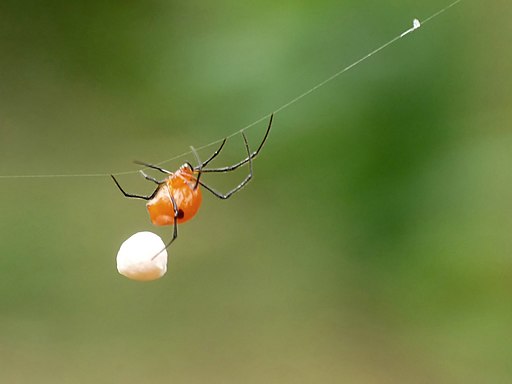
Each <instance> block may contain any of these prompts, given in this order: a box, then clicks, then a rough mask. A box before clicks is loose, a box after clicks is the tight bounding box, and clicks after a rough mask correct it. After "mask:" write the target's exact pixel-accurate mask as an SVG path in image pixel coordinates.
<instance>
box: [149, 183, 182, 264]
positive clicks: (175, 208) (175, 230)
mask: <svg viewBox="0 0 512 384" xmlns="http://www.w3.org/2000/svg"><path fill="white" fill-rule="evenodd" d="M167 195H168V196H169V198H170V199H171V202H172V208H173V211H174V221H173V231H172V238H171V240H169V242H168V243H167V244H166V245H165V248H163V249H162V250H161V251H160V252H158V253H157V254H156V255H155V256H153V257H152V258H151V260H154V259H155V257H157V256H158V255H159V254H161V253H162V252H163V251H164V250H165V249H167V248H169V246H170V245H171V244H172V243H173V241H174V240H176V239H177V238H178V212H179V211H178V204H176V200H174V197H172V195H171V193H170V192H169V188H167Z"/></svg>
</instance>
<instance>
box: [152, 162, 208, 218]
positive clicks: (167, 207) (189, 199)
mask: <svg viewBox="0 0 512 384" xmlns="http://www.w3.org/2000/svg"><path fill="white" fill-rule="evenodd" d="M195 183H196V179H195V174H194V171H192V170H191V169H190V167H188V165H183V166H182V167H181V168H180V169H179V170H178V171H177V172H175V173H173V174H172V175H170V176H169V177H168V178H167V179H166V180H165V182H164V183H162V184H161V185H160V187H159V188H158V190H157V192H156V194H155V196H154V197H153V198H152V199H151V200H149V201H148V202H147V204H146V207H147V209H148V212H149V216H150V218H151V221H152V222H153V224H154V225H173V224H174V208H173V204H172V201H171V199H170V197H169V195H170V196H172V197H173V199H174V201H176V205H177V207H178V223H179V224H181V223H184V222H186V221H187V220H190V219H191V218H192V217H194V215H195V214H196V213H197V211H198V210H199V206H200V205H201V201H202V196H201V190H200V189H199V186H197V188H196V189H194V186H195Z"/></svg>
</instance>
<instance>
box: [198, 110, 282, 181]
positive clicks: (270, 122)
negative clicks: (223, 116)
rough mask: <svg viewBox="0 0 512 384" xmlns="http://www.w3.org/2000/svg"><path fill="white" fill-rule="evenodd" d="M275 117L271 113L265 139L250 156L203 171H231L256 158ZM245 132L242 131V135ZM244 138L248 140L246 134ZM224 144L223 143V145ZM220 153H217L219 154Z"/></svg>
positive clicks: (264, 137)
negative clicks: (234, 162)
mask: <svg viewBox="0 0 512 384" xmlns="http://www.w3.org/2000/svg"><path fill="white" fill-rule="evenodd" d="M273 118H274V114H272V115H270V121H269V122H268V127H267V130H266V132H265V136H263V140H262V141H261V143H260V145H259V146H258V149H256V151H254V152H253V153H250V152H249V153H248V156H247V157H246V158H245V159H244V160H242V161H240V162H238V163H236V164H233V165H229V166H226V167H221V168H209V169H204V168H203V169H202V170H201V171H202V172H204V173H207V172H230V171H234V170H235V169H237V168H239V167H241V166H242V165H244V164H246V163H249V162H250V161H251V160H252V159H254V158H255V157H256V156H257V155H258V153H259V152H260V150H261V148H263V145H264V144H265V142H266V141H267V138H268V134H269V133H270V128H271V127H272V120H273ZM243 134H244V133H243V132H242V135H243ZM244 140H246V138H245V136H244ZM223 145H224V144H222V146H223ZM222 146H221V147H220V148H219V150H218V151H220V149H222ZM217 155H218V153H217V154H216V155H215V156H217ZM203 166H204V163H203ZM205 188H206V187H205Z"/></svg>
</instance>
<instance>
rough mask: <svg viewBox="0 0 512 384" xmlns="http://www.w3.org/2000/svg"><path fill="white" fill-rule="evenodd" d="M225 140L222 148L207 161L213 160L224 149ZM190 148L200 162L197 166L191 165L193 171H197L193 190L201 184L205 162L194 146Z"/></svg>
mask: <svg viewBox="0 0 512 384" xmlns="http://www.w3.org/2000/svg"><path fill="white" fill-rule="evenodd" d="M225 142H226V139H224V141H223V142H222V145H221V146H220V148H219V149H218V150H217V151H215V153H214V154H213V155H212V156H210V158H209V159H208V160H207V162H208V161H211V160H212V159H213V158H215V156H217V155H218V154H219V152H220V150H221V149H222V147H223V146H224V143H225ZM190 149H191V150H192V153H193V154H194V156H195V158H196V161H197V163H198V164H199V165H198V166H197V167H191V169H192V170H193V171H195V172H197V177H196V178H195V179H196V182H195V184H194V187H193V188H192V190H194V191H195V190H196V189H197V186H198V185H199V179H200V178H201V173H202V170H203V166H204V163H201V159H199V154H198V153H197V151H196V149H195V148H194V147H192V146H190ZM189 166H190V164H189Z"/></svg>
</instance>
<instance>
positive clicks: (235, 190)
mask: <svg viewBox="0 0 512 384" xmlns="http://www.w3.org/2000/svg"><path fill="white" fill-rule="evenodd" d="M242 138H243V139H244V144H245V149H246V150H247V153H248V157H247V162H248V163H249V174H248V175H247V176H246V177H245V179H244V180H243V181H242V182H241V183H240V184H238V185H237V186H236V187H235V188H233V189H232V190H231V191H229V192H227V193H225V194H223V193H220V192H217V191H216V190H215V189H213V188H212V187H209V186H208V185H206V184H205V183H203V182H202V181H199V184H200V185H201V186H202V187H204V188H205V189H206V190H208V191H209V192H211V193H212V194H213V195H214V196H216V197H218V198H219V199H223V200H225V199H228V198H230V197H231V196H233V194H235V193H236V192H238V191H239V190H241V189H242V188H243V187H245V185H246V184H247V183H248V182H249V181H251V179H252V157H251V151H250V149H249V143H248V142H247V137H246V136H245V133H243V132H242Z"/></svg>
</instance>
